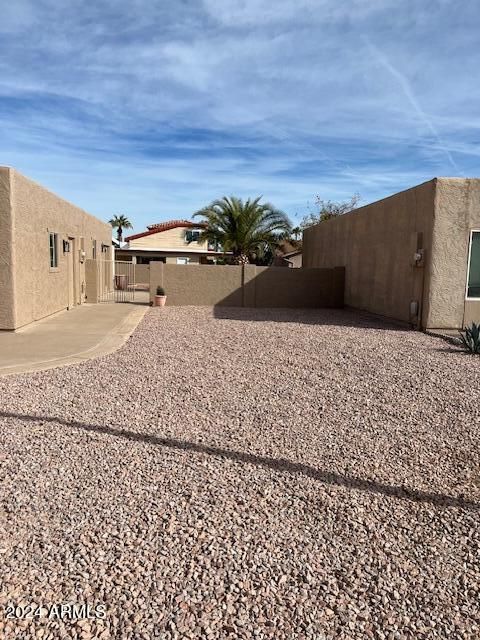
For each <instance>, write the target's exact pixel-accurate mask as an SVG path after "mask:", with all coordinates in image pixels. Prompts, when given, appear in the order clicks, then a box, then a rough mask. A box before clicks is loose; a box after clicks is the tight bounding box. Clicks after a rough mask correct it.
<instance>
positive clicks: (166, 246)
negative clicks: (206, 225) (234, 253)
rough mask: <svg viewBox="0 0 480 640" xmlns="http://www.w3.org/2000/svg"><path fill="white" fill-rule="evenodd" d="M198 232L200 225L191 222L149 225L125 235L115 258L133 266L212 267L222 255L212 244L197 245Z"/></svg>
mask: <svg viewBox="0 0 480 640" xmlns="http://www.w3.org/2000/svg"><path fill="white" fill-rule="evenodd" d="M201 230H202V225H201V224H199V223H195V222H191V221H190V220H169V221H168V222H160V223H158V224H151V225H149V226H148V227H147V230H146V231H143V232H142V233H136V234H135V235H132V236H127V237H126V238H125V240H126V244H125V245H122V247H121V248H120V249H117V250H116V251H115V259H116V260H127V261H130V260H131V261H132V262H135V263H136V264H150V262H152V261H156V262H166V263H172V264H215V262H216V260H217V259H218V258H219V257H221V256H224V255H225V254H224V253H223V252H222V251H221V250H219V247H218V246H216V245H215V244H211V243H208V242H199V236H200V233H201Z"/></svg>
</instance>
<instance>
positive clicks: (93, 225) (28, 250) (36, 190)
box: [0, 169, 111, 329]
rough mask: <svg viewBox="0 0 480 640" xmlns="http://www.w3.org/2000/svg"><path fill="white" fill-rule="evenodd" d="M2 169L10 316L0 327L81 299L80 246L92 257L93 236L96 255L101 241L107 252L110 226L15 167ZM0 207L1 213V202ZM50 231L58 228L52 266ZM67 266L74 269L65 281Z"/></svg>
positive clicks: (9, 326) (26, 321) (13, 326)
mask: <svg viewBox="0 0 480 640" xmlns="http://www.w3.org/2000/svg"><path fill="white" fill-rule="evenodd" d="M5 171H7V172H8V174H9V178H10V215H9V218H10V224H11V226H12V230H11V246H10V252H11V256H12V262H11V282H12V283H13V301H10V304H9V307H10V309H11V314H12V317H13V320H12V321H10V322H2V325H1V326H0V328H2V329H16V328H19V327H21V326H24V325H26V324H29V323H30V322H33V321H35V320H39V319H41V318H44V317H46V316H49V315H51V314H53V313H56V312H58V311H61V310H63V309H66V308H68V306H69V303H71V302H72V300H69V298H71V297H72V295H73V304H81V303H82V302H84V301H85V292H86V281H85V262H84V261H83V262H82V260H81V258H80V251H82V250H84V251H85V260H86V259H89V258H93V240H96V242H97V258H99V259H100V258H105V257H108V256H107V254H105V253H104V254H101V244H102V243H104V244H106V245H108V246H109V253H108V255H110V251H111V249H110V245H111V228H110V226H109V225H108V224H106V223H103V222H101V221H100V220H98V219H97V218H94V217H93V216H91V215H89V214H88V213H86V212H85V211H83V210H82V209H79V208H78V207H76V206H74V205H72V204H70V203H69V202H67V201H65V200H63V199H62V198H59V197H58V196H56V195H54V194H53V193H51V192H49V191H47V190H46V189H44V188H43V187H41V186H40V185H38V184H36V183H35V182H33V181H31V180H29V179H28V178H26V177H24V176H23V175H21V174H20V173H18V172H17V171H15V170H13V169H6V170H5V169H4V170H3V171H2V175H4V173H5ZM0 204H2V203H0ZM1 211H2V217H3V211H4V204H2V209H1ZM50 232H52V233H57V234H58V245H57V247H58V267H57V268H51V267H50V250H49V233H50ZM69 239H73V240H71V253H70V255H69V254H68V253H63V240H69ZM69 265H71V266H70V267H69ZM69 268H70V271H71V272H72V273H73V275H74V277H73V280H72V279H71V280H70V283H69ZM72 284H73V292H72ZM69 291H70V295H69ZM2 306H3V303H2Z"/></svg>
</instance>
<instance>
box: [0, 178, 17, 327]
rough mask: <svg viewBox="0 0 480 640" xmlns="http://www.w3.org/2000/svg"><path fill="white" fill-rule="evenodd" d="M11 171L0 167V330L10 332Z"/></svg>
mask: <svg viewBox="0 0 480 640" xmlns="http://www.w3.org/2000/svg"><path fill="white" fill-rule="evenodd" d="M12 189H13V169H11V168H10V167H0V298H1V300H2V305H1V307H0V329H6V330H12V329H15V327H16V321H15V286H14V284H15V278H14V242H13V227H14V212H13V198H12Z"/></svg>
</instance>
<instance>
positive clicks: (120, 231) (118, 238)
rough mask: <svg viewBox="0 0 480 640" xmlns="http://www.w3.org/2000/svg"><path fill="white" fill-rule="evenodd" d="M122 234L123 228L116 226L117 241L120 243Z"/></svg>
mask: <svg viewBox="0 0 480 640" xmlns="http://www.w3.org/2000/svg"><path fill="white" fill-rule="evenodd" d="M122 235H123V229H122V227H118V229H117V241H118V244H122Z"/></svg>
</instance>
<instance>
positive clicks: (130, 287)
mask: <svg viewBox="0 0 480 640" xmlns="http://www.w3.org/2000/svg"><path fill="white" fill-rule="evenodd" d="M97 283H98V301H99V302H133V301H134V300H135V286H136V285H135V263H133V262H124V261H121V260H99V261H98V263H97Z"/></svg>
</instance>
